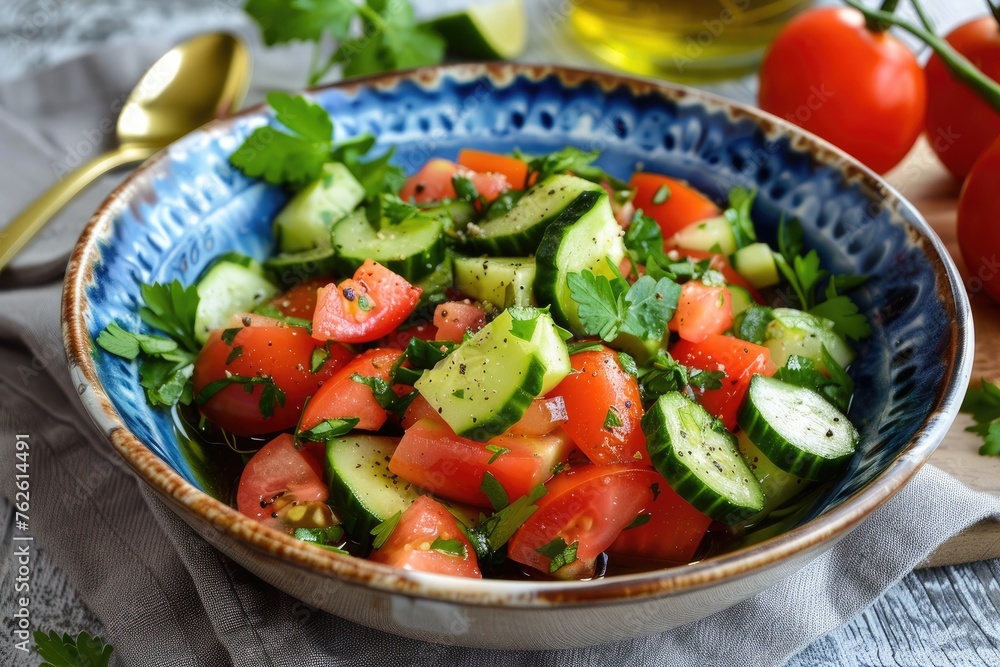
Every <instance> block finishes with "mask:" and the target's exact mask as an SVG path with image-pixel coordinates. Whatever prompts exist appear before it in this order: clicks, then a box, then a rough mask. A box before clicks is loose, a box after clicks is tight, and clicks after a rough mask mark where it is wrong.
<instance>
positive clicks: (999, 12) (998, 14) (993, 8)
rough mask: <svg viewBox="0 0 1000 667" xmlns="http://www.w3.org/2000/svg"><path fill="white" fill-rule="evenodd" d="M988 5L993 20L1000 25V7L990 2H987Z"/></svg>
mask: <svg viewBox="0 0 1000 667" xmlns="http://www.w3.org/2000/svg"><path fill="white" fill-rule="evenodd" d="M986 4H987V5H989V8H990V13H992V14H993V18H995V19H996V20H997V25H1000V5H994V4H993V3H992V2H991V1H990V0H986Z"/></svg>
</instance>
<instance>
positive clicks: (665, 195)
mask: <svg viewBox="0 0 1000 667" xmlns="http://www.w3.org/2000/svg"><path fill="white" fill-rule="evenodd" d="M670 194H671V193H670V188H668V187H667V184H666V183H664V184H663V185H661V186H660V187H658V188H656V192H654V193H653V203H654V204H656V205H657V206H659V205H660V204H663V203H665V202H666V201H667V200H668V199H670Z"/></svg>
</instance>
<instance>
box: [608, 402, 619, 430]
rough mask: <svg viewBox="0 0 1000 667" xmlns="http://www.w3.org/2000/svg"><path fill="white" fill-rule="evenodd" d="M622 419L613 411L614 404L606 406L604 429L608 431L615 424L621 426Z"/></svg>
mask: <svg viewBox="0 0 1000 667" xmlns="http://www.w3.org/2000/svg"><path fill="white" fill-rule="evenodd" d="M621 425H622V420H621V418H620V417H619V416H618V413H617V412H616V411H615V408H614V406H612V407H610V408H608V413H607V414H606V415H604V429H605V430H606V431H610V430H611V429H613V428H615V427H616V426H621Z"/></svg>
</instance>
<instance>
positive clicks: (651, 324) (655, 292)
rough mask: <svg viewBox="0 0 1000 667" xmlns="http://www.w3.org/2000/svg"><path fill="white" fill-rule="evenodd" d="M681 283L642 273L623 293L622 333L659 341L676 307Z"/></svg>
mask: <svg viewBox="0 0 1000 667" xmlns="http://www.w3.org/2000/svg"><path fill="white" fill-rule="evenodd" d="M680 296H681V286H680V285H678V284H677V283H675V282H674V281H673V280H671V279H670V278H660V279H659V280H654V279H653V278H651V277H650V276H642V277H641V278H639V279H638V280H637V281H635V282H634V283H632V286H631V287H630V288H629V290H628V292H627V293H626V294H625V318H624V321H623V322H622V327H621V330H622V332H623V333H627V334H632V335H633V336H636V337H637V338H641V339H643V340H660V339H661V338H663V334H664V332H665V331H666V327H667V323H668V322H670V319H671V318H672V317H673V316H674V311H676V310H677V302H678V300H679V299H680Z"/></svg>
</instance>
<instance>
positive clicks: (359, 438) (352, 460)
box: [325, 435, 420, 546]
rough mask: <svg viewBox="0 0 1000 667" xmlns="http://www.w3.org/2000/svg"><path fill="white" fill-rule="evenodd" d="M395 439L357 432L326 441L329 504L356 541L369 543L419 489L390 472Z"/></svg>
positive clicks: (409, 501) (410, 500)
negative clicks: (374, 533)
mask: <svg viewBox="0 0 1000 667" xmlns="http://www.w3.org/2000/svg"><path fill="white" fill-rule="evenodd" d="M397 442H398V440H397V439H396V438H389V437H385V436H377V435H355V436H348V437H346V438H337V439H336V440H331V441H329V442H328V443H327V444H326V466H325V471H326V481H327V484H329V486H330V499H329V501H328V502H329V504H330V506H331V507H333V509H334V511H335V512H336V513H337V516H339V517H340V520H341V521H343V523H344V529H345V530H346V531H347V533H348V535H350V536H351V537H352V538H354V540H356V541H357V542H360V543H361V544H362V545H365V546H367V545H368V544H369V543H370V542H371V539H372V537H371V531H372V528H374V527H375V526H377V525H379V524H380V523H382V522H383V521H385V520H386V519H388V518H389V517H391V516H392V515H393V514H395V513H396V512H401V511H405V510H406V508H407V507H409V506H410V505H411V504H413V501H414V500H416V499H417V497H418V496H419V495H420V490H419V489H418V488H417V487H416V486H413V485H412V484H410V483H409V482H407V481H406V480H405V479H402V478H400V477H397V476H396V475H394V474H392V473H391V472H389V459H390V458H392V453H393V452H394V451H396V443H397Z"/></svg>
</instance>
